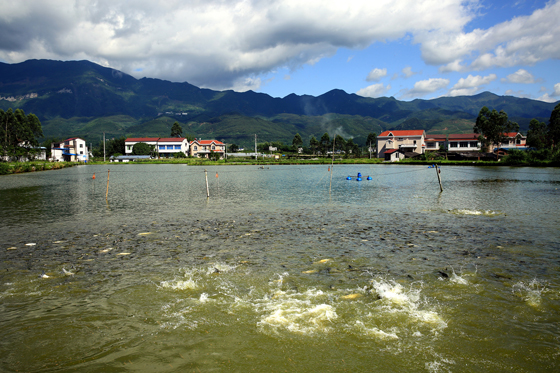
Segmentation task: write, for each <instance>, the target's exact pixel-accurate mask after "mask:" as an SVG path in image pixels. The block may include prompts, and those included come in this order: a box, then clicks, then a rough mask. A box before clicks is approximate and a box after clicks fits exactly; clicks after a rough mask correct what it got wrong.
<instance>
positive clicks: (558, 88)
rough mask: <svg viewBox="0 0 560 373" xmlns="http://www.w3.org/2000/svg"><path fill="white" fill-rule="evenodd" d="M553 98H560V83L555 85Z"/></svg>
mask: <svg viewBox="0 0 560 373" xmlns="http://www.w3.org/2000/svg"><path fill="white" fill-rule="evenodd" d="M552 96H554V97H557V96H560V83H556V84H555V85H554V93H553V94H552Z"/></svg>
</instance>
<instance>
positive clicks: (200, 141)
mask: <svg viewBox="0 0 560 373" xmlns="http://www.w3.org/2000/svg"><path fill="white" fill-rule="evenodd" d="M195 142H196V143H197V144H199V145H211V144H212V143H214V144H215V145H224V143H223V142H221V141H218V140H194V141H191V144H192V143H195Z"/></svg>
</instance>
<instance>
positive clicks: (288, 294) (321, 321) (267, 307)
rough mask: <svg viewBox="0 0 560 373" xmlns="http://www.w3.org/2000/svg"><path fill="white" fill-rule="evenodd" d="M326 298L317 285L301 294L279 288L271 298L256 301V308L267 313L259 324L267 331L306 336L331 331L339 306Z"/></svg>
mask: <svg viewBox="0 0 560 373" xmlns="http://www.w3.org/2000/svg"><path fill="white" fill-rule="evenodd" d="M324 300H326V299H325V294H324V293H323V291H321V290H317V289H314V288H311V289H308V290H306V291H305V292H302V293H298V292H295V291H282V290H279V289H278V290H276V291H275V293H274V294H273V296H272V297H264V298H262V299H261V300H259V301H258V302H256V309H257V311H261V312H262V313H264V314H263V315H262V316H261V319H260V321H258V322H257V327H258V329H259V331H261V332H263V333H267V334H268V333H278V332H279V331H280V330H285V331H289V332H292V333H297V334H304V335H311V334H315V333H328V332H330V331H331V330H332V322H333V320H336V319H337V318H338V315H337V313H336V308H335V307H334V306H332V305H330V304H326V303H323V302H322V301H324Z"/></svg>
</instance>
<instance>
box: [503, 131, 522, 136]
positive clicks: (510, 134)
mask: <svg viewBox="0 0 560 373" xmlns="http://www.w3.org/2000/svg"><path fill="white" fill-rule="evenodd" d="M518 133H519V132H506V133H504V136H507V137H515V136H517V134H518Z"/></svg>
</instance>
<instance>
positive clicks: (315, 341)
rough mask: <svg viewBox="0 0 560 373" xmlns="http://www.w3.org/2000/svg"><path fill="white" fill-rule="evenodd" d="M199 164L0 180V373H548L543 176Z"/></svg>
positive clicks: (550, 245)
mask: <svg viewBox="0 0 560 373" xmlns="http://www.w3.org/2000/svg"><path fill="white" fill-rule="evenodd" d="M108 169H110V174H109V188H108V196H107V199H106V198H105V196H106V193H107V174H108V172H107V171H108ZM207 170H208V182H209V190H208V191H209V194H210V198H207V197H206V185H205V174H204V168H202V167H193V166H184V165H132V164H130V165H111V166H80V167H74V168H70V169H63V170H58V171H48V172H37V173H29V174H21V175H9V176H0V211H1V212H2V220H1V223H0V235H1V237H2V238H1V240H0V243H1V245H0V258H1V261H0V330H1V331H2V338H0V371H5V372H15V371H25V372H48V371H62V372H72V371H80V372H151V371H156V372H186V371H197V372H198V371H201V372H205V371H206V372H207V371H224V372H225V371H227V372H230V371H232V372H245V371H256V372H285V371H288V372H294V371H298V372H316V371H351V372H361V371H376V372H394V371H406V372H473V371H484V372H504V371H515V372H537V371H538V372H544V371H550V372H553V371H558V370H559V369H560V275H559V270H560V252H559V250H560V234H559V232H558V226H559V223H560V214H559V212H558V209H559V207H560V191H559V190H558V188H559V187H560V170H558V169H556V168H545V169H541V168H509V167H484V168H482V167H451V166H448V167H443V168H442V172H441V176H442V182H443V188H444V190H443V192H441V193H440V190H439V185H438V182H437V177H436V173H435V172H436V171H435V170H434V169H430V168H428V167H427V166H403V165H376V166H371V165H352V166H337V165H335V166H334V170H333V173H332V181H331V173H330V172H329V170H328V166H326V165H325V166H265V168H264V169H259V168H258V166H222V167H208V168H207ZM358 172H361V173H362V174H363V176H364V180H363V181H356V180H354V179H353V180H346V179H345V178H346V176H355V175H356V174H357V173H358ZM93 173H95V174H96V178H95V179H93V178H92V175H93ZM368 175H369V176H371V177H372V180H370V181H368V180H365V177H367V176H368Z"/></svg>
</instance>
